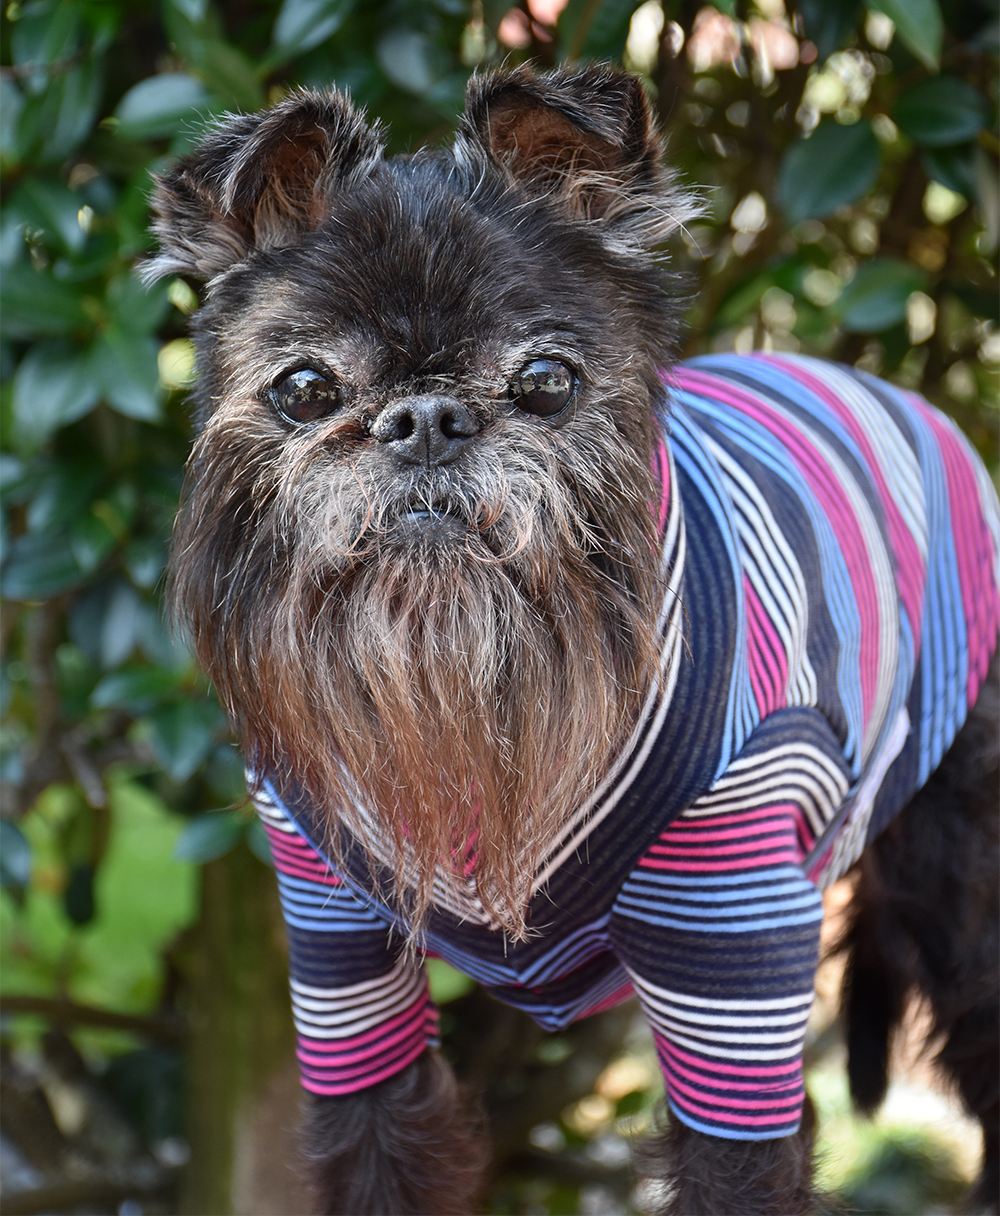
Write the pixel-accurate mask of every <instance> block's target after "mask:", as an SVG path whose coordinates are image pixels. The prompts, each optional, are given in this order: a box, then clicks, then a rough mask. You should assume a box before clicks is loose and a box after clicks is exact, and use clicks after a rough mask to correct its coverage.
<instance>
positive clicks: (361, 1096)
mask: <svg viewBox="0 0 1000 1216" xmlns="http://www.w3.org/2000/svg"><path fill="white" fill-rule="evenodd" d="M303 1151H304V1154H305V1158H306V1166H307V1170H308V1177H309V1181H310V1183H311V1185H312V1187H313V1190H314V1193H315V1196H316V1212H317V1213H318V1214H319V1216H386V1214H387V1213H391V1214H392V1216H426V1214H427V1213H434V1216H469V1214H470V1213H471V1212H473V1211H475V1209H476V1196H477V1194H478V1191H479V1186H480V1182H481V1178H482V1173H483V1169H484V1167H485V1164H486V1159H487V1150H486V1143H485V1139H484V1138H483V1137H482V1136H481V1134H480V1129H479V1127H478V1125H477V1121H476V1120H475V1119H474V1118H472V1117H470V1115H469V1113H468V1112H467V1111H465V1110H463V1106H462V1103H461V1101H460V1095H459V1091H458V1085H457V1083H456V1081H455V1077H454V1074H453V1073H452V1071H451V1068H450V1067H449V1066H448V1064H446V1063H445V1061H444V1060H443V1059H442V1058H441V1056H440V1055H439V1053H438V1052H436V1051H433V1050H429V1051H425V1052H424V1053H423V1055H422V1056H420V1057H419V1058H418V1059H417V1060H415V1061H414V1063H412V1064H411V1065H409V1067H408V1068H405V1069H404V1070H403V1071H402V1072H400V1073H397V1074H396V1075H395V1076H393V1077H390V1078H389V1079H388V1080H387V1081H382V1082H380V1083H379V1084H378V1085H373V1086H372V1087H371V1088H370V1089H363V1090H360V1091H359V1092H357V1093H354V1094H349V1095H347V1096H345V1097H341V1098H321V1097H316V1096H314V1095H310V1097H309V1106H308V1108H307V1113H306V1120H305V1127H304V1135H303Z"/></svg>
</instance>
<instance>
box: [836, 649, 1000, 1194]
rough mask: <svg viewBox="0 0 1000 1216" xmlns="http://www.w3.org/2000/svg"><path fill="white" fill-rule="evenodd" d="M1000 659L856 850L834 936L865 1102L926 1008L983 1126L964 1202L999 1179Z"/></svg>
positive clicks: (992, 1190) (855, 1077) (870, 1104)
mask: <svg viewBox="0 0 1000 1216" xmlns="http://www.w3.org/2000/svg"><path fill="white" fill-rule="evenodd" d="M998 673H1000V664H998V662H997V660H994V663H993V667H992V669H991V672H990V675H989V677H988V678H987V680H986V682H985V683H984V686H983V689H982V691H981V692H980V695H979V699H978V701H977V703H976V705H975V707H974V708H973V710H972V711H971V712H970V714H969V718H968V720H967V721H966V724H965V726H964V727H963V728H962V730H961V731H960V732H959V734H958V737H957V738H956V740H955V742H954V743H953V745H952V747H951V749H950V751H949V752H948V754H947V755H946V756H945V759H944V761H943V762H942V764H941V766H940V767H939V768H938V770H937V771H936V772H935V773H934V774H933V775H932V777H931V779H930V780H929V781H928V783H927V784H926V785H925V786H924V788H923V789H922V790H921V791H920V792H919V793H918V794H917V795H916V797H915V798H914V799H913V800H912V802H911V803H910V804H909V806H907V807H906V809H905V810H904V811H903V812H902V813H901V814H900V815H899V816H898V817H897V818H896V819H895V820H894V821H893V822H892V823H891V824H890V825H889V827H888V828H887V829H886V831H885V832H884V833H883V834H882V835H881V836H880V837H879V838H878V840H876V841H875V843H874V844H873V845H872V846H871V848H870V849H868V851H867V852H866V853H865V855H864V857H863V858H862V860H861V863H860V867H859V868H860V874H859V879H858V885H857V889H856V893H855V896H854V902H853V906H852V908H851V911H850V914H849V921H848V928H847V931H846V934H845V937H844V942H843V947H844V948H845V949H846V951H847V954H848V962H847V969H846V973H845V987H844V1000H843V1005H844V1014H845V1021H846V1027H847V1039H848V1049H849V1055H850V1064H849V1074H850V1081H851V1091H852V1095H853V1096H854V1098H855V1102H856V1104H857V1105H858V1107H859V1108H860V1109H861V1110H863V1111H864V1112H865V1113H872V1112H873V1111H874V1110H876V1109H877V1108H878V1106H879V1104H880V1103H881V1101H882V1099H883V1098H884V1097H885V1091H886V1086H887V1083H888V1077H887V1064H888V1058H889V1051H890V1046H891V1039H892V1033H893V1031H894V1030H895V1028H896V1026H897V1025H898V1024H899V1021H900V1019H901V1017H902V1015H903V1013H904V1011H905V1008H906V1003H907V997H908V996H909V995H911V994H912V995H919V996H922V997H923V998H924V999H925V1001H926V1002H927V1005H928V1006H929V1009H930V1012H931V1015H932V1025H931V1030H930V1035H931V1037H932V1038H933V1039H937V1040H939V1041H941V1042H942V1043H943V1045H942V1046H941V1048H940V1050H939V1051H938V1054H937V1062H938V1063H939V1064H940V1065H941V1067H942V1068H943V1069H944V1071H945V1072H946V1073H948V1074H950V1076H951V1078H952V1079H953V1081H954V1083H955V1085H956V1087H957V1089H958V1091H959V1093H960V1094H961V1096H962V1099H963V1101H964V1102H965V1105H966V1106H967V1108H968V1110H969V1111H970V1113H972V1114H973V1115H974V1116H975V1117H976V1118H977V1119H978V1120H979V1122H980V1124H981V1126H982V1129H983V1141H984V1144H983V1149H984V1151H983V1170H982V1174H981V1176H980V1179H979V1182H978V1183H977V1186H976V1189H975V1191H974V1193H973V1195H972V1196H971V1197H970V1207H971V1210H974V1211H984V1210H986V1211H990V1212H996V1211H997V1210H998V1199H1000V1197H998V1190H1000V1126H998V1124H1000V1116H998V1079H1000V1058H998V1057H1000V1048H998V1033H1000V1008H998V995H997V994H998V975H997V972H998V961H1000V941H998V928H1000V925H998V922H1000V899H998V889H1000V883H998V835H1000V831H998V826H1000V825H998V789H1000V760H998V751H1000V736H998V730H1000V680H998Z"/></svg>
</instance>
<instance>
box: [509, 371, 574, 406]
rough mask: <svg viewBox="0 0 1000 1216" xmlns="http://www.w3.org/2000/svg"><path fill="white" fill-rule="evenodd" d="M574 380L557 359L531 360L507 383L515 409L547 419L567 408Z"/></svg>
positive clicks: (571, 374)
mask: <svg viewBox="0 0 1000 1216" xmlns="http://www.w3.org/2000/svg"><path fill="white" fill-rule="evenodd" d="M575 389H576V377H575V376H574V375H573V373H572V372H571V371H570V369H569V368H568V367H567V366H566V364H565V363H560V362H559V361H558V360H557V359H532V361H531V362H530V363H526V364H525V365H524V367H522V368H521V370H520V371H519V372H518V373H517V375H516V376H515V377H514V379H513V380H512V381H511V382H510V396H511V399H512V400H513V402H514V404H515V405H516V406H517V408H518V409H519V410H524V412H525V413H526V414H535V415H536V416H537V417H539V418H551V417H553V415H555V414H558V413H559V412H560V411H561V410H564V409H565V408H566V406H567V405H569V403H570V400H571V398H572V396H573V392H574V390H575Z"/></svg>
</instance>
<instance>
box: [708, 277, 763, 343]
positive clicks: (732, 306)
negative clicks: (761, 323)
mask: <svg viewBox="0 0 1000 1216" xmlns="http://www.w3.org/2000/svg"><path fill="white" fill-rule="evenodd" d="M773 282H774V279H773V278H772V276H771V275H770V274H769V273H768V272H767V271H759V272H757V273H756V274H751V275H748V276H747V277H746V278H744V279H740V280H739V282H738V283H736V284H734V286H733V287H732V288H731V289H730V290H729V292H728V293H727V294H726V296H725V298H724V299H723V301H722V303H721V304H720V305H719V307H718V310H717V311H716V314H715V316H714V318H713V319H712V328H713V329H715V330H719V329H727V328H728V327H729V326H730V325H738V324H739V323H740V321H742V320H743V318H744V317H745V316H746V315H747V313H748V312H750V311H751V309H753V308H756V307H757V305H758V304H759V303H760V298H761V296H762V295H763V294H764V292H765V291H767V289H768V288H769V287H770V286H771V285H772V284H773Z"/></svg>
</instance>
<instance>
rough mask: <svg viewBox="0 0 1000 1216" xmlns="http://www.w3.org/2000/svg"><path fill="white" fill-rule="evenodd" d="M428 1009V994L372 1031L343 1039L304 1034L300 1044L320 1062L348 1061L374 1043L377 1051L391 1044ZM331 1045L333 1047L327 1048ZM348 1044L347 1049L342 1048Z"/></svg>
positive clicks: (423, 994)
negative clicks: (360, 1050) (341, 1059)
mask: <svg viewBox="0 0 1000 1216" xmlns="http://www.w3.org/2000/svg"><path fill="white" fill-rule="evenodd" d="M426 1007H427V994H426V993H422V994H421V995H420V996H419V997H418V998H417V1000H416V1001H414V1003H413V1004H412V1005H410V1006H409V1008H407V1009H405V1010H404V1011H403V1012H402V1013H397V1014H396V1015H395V1017H392V1018H389V1019H388V1020H387V1021H385V1022H380V1023H379V1025H378V1026H374V1027H372V1029H371V1030H366V1031H365V1032H364V1033H363V1034H359V1035H350V1036H348V1037H346V1038H343V1039H315V1038H312V1037H311V1036H309V1035H307V1034H305V1033H304V1032H303V1033H302V1034H300V1035H299V1036H298V1040H299V1043H300V1044H302V1049H303V1050H304V1051H305V1050H309V1051H313V1052H317V1053H319V1054H318V1055H317V1057H316V1061H315V1062H318V1061H319V1059H320V1057H321V1056H322V1058H324V1059H330V1058H332V1057H334V1056H336V1057H337V1058H338V1059H339V1058H340V1057H341V1056H343V1057H344V1059H348V1058H349V1057H351V1056H352V1055H358V1056H359V1057H360V1055H361V1054H363V1053H361V1052H359V1051H358V1048H362V1047H364V1048H366V1050H367V1045H369V1044H372V1043H374V1044H375V1048H376V1050H378V1049H379V1048H380V1046H381V1045H382V1043H383V1042H387V1043H391V1042H394V1041H395V1038H396V1037H398V1033H399V1029H400V1028H402V1029H404V1030H405V1029H406V1027H408V1026H411V1025H412V1024H413V1022H414V1021H415V1020H416V1019H417V1018H418V1017H420V1016H421V1015H422V1014H423V1013H424V1011H425V1010H426ZM393 1031H396V1032H397V1033H396V1035H395V1036H393V1037H392V1038H388V1039H387V1038H384V1036H386V1035H392V1032H393ZM327 1044H331V1046H327ZM344 1044H346V1047H344V1046H342V1045H344Z"/></svg>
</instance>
